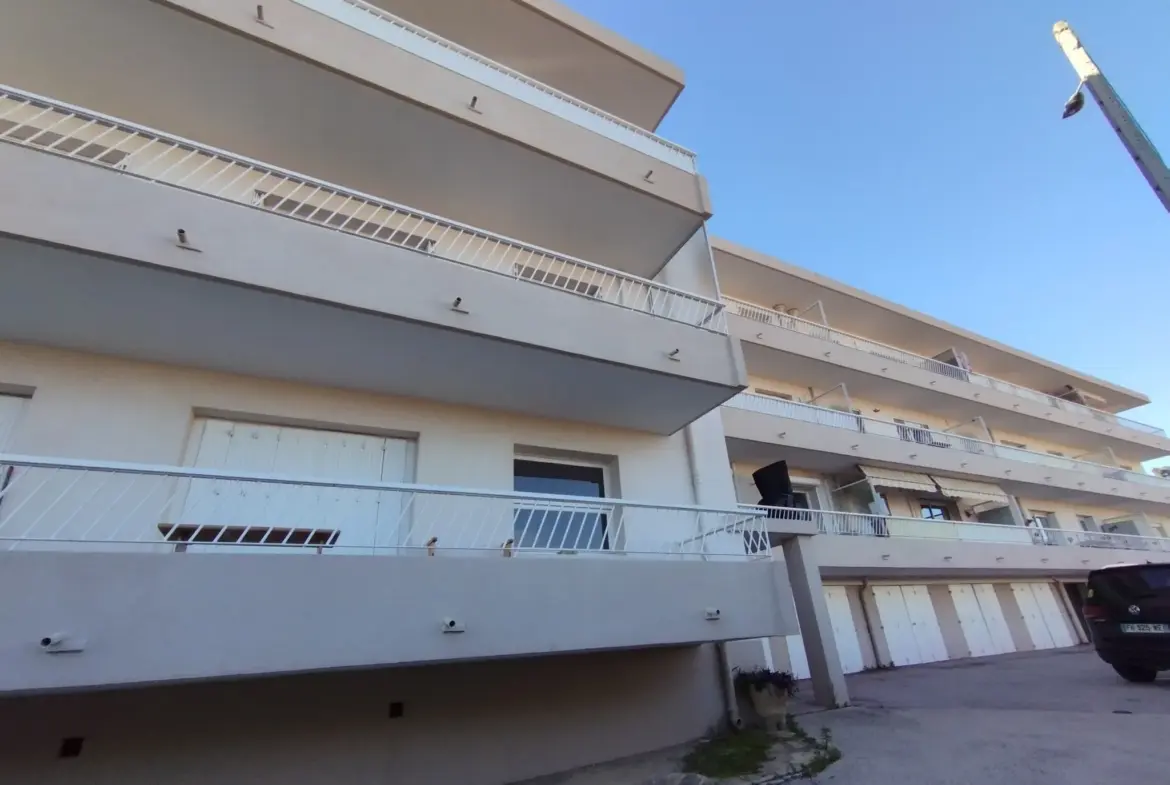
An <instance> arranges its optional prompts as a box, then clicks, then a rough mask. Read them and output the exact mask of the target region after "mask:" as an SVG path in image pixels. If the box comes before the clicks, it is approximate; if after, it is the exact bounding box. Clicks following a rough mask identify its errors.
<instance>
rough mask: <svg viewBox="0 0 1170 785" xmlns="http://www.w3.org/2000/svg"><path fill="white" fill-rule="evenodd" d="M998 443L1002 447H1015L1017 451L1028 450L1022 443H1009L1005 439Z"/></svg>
mask: <svg viewBox="0 0 1170 785" xmlns="http://www.w3.org/2000/svg"><path fill="white" fill-rule="evenodd" d="M999 443H1000V444H1002V445H1003V446H1004V447H1015V448H1016V449H1017V450H1026V449H1028V445H1026V444H1024V443H1023V442H1009V441H1008V440H1007V439H1000V440H999Z"/></svg>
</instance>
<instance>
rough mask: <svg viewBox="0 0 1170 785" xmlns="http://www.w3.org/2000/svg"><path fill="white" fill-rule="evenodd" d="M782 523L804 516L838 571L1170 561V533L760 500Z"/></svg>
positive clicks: (1000, 571) (1002, 571)
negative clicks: (1002, 522)
mask: <svg viewBox="0 0 1170 785" xmlns="http://www.w3.org/2000/svg"><path fill="white" fill-rule="evenodd" d="M743 509H745V510H749V511H755V512H759V511H761V510H764V511H765V513H766V514H767V515H769V516H770V519H771V520H773V521H777V522H782V523H790V522H792V521H804V522H807V523H812V524H815V525H816V527H817V531H819V532H820V533H821V534H824V535H829V536H827V537H824V538H818V540H817V544H818V551H817V552H818V557H819V559H820V564H821V572H822V574H824V575H829V576H834V577H848V576H858V575H860V576H865V577H881V576H886V577H899V576H910V575H915V576H919V577H929V576H938V577H954V575H955V573H956V572H967V573H970V574H972V575H984V576H990V575H1005V576H1006V575H1025V574H1033V575H1034V574H1036V572H1037V571H1040V570H1043V571H1044V572H1045V573H1046V574H1049V575H1068V576H1078V577H1079V576H1083V575H1084V574H1085V573H1086V572H1088V571H1089V570H1091V569H1097V568H1100V567H1104V566H1106V565H1109V564H1116V563H1117V562H1121V561H1147V560H1149V561H1156V562H1170V539H1166V538H1160V537H1141V536H1137V535H1127V534H1126V535H1122V534H1103V533H1100V532H1084V531H1070V530H1064V529H1041V528H1030V527H1029V528H1025V527H1022V526H1006V525H999V524H991V523H969V522H956V521H939V520H923V519H919V518H900V517H895V516H885V515H882V516H878V515H864V514H855V513H847V512H832V511H828V510H807V509H785V508H760V507H751V506H747V505H745V506H744V507H743Z"/></svg>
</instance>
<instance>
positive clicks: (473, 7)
mask: <svg viewBox="0 0 1170 785" xmlns="http://www.w3.org/2000/svg"><path fill="white" fill-rule="evenodd" d="M371 2H372V4H373V5H376V6H378V7H380V8H383V9H385V10H387V11H390V12H392V13H394V14H395V15H397V16H399V17H401V18H403V19H408V20H410V21H411V22H412V23H415V24H417V25H419V26H420V27H423V28H425V29H427V30H429V31H431V32H432V33H437V34H438V35H441V36H443V37H444V38H446V39H448V40H450V41H454V42H457V43H458V44H460V45H461V46H464V47H466V48H468V49H470V50H472V51H474V52H476V53H478V54H479V55H480V56H485V57H484V59H487V58H491V60H492V61H494V62H495V63H498V64H503V65H504V66H508V67H511V68H514V69H516V70H517V71H520V72H522V73H523V74H524V75H525V76H526V77H528V78H531V79H535V80H539V81H540V82H541V83H543V84H544V85H549V86H551V87H552V88H553V89H554V90H557V91H559V92H563V93H565V94H568V95H570V96H573V97H574V98H576V99H579V100H581V101H585V102H588V103H589V104H591V105H592V106H594V107H597V108H599V109H601V110H603V111H605V112H607V113H609V114H611V115H614V116H616V117H620V118H622V119H624V120H626V121H628V122H630V123H633V124H634V125H636V126H638V127H639V128H646V129H649V130H653V129H655V128H657V127H658V124H659V123H660V122H661V121H662V119H663V117H665V116H666V113H667V112H668V111H669V109H670V107H671V106H672V105H673V104H674V102H675V99H677V98H678V96H679V94H680V93H681V92H682V90H683V87H684V85H685V78H684V76H683V73H682V71H681V70H680V69H679V68H678V67H677V66H675V65H674V64H672V63H670V62H667V61H666V60H663V59H662V58H660V57H658V56H656V55H655V54H654V53H653V52H649V51H646V50H645V49H643V48H641V47H640V46H638V45H636V44H634V43H633V42H632V41H630V40H628V39H626V38H623V37H622V36H620V35H617V34H616V33H614V32H613V31H611V30H607V29H605V28H603V27H601V26H600V25H598V24H597V23H595V22H593V21H592V20H590V19H587V18H586V17H584V16H581V15H580V14H578V13H576V12H574V11H573V10H572V9H571V8H569V7H568V6H567V5H566V4H565V3H564V2H561V1H560V0H488V1H487V2H485V0H444V1H443V2H441V3H436V2H433V1H432V0H371ZM666 21H667V20H662V22H663V23H666Z"/></svg>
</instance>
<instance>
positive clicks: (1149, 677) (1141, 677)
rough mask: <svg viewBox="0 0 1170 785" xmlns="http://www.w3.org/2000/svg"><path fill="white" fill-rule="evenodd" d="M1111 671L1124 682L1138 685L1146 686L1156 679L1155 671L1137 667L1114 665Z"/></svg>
mask: <svg viewBox="0 0 1170 785" xmlns="http://www.w3.org/2000/svg"><path fill="white" fill-rule="evenodd" d="M1113 670H1115V671H1117V675H1118V676H1120V677H1121V678H1123V679H1125V680H1126V681H1133V682H1137V683H1139V684H1148V683H1150V682H1151V681H1153V680H1154V679H1156V678H1158V672H1157V671H1156V670H1153V669H1151V668H1142V667H1140V666H1137V665H1114V666H1113Z"/></svg>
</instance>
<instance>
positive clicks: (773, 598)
mask: <svg viewBox="0 0 1170 785" xmlns="http://www.w3.org/2000/svg"><path fill="white" fill-rule="evenodd" d="M778 581H779V583H778ZM784 581H786V576H785V575H784V570H783V564H782V563H779V562H772V561H751V562H734V563H733V562H723V563H719V562H655V561H641V560H635V559H626V558H623V557H621V556H620V555H618V556H614V557H613V558H612V559H608V560H606V559H585V558H582V559H576V558H574V557H572V556H565V557H551V558H545V559H523V558H516V559H501V558H498V557H497V558H459V557H450V558H444V557H441V556H440V557H435V558H428V557H426V556H417V557H410V556H402V557H394V556H316V555H255V556H253V555H249V554H238V555H229V554H190V553H187V554H127V553H62V552H39V553H19V552H17V553H4V554H2V555H0V591H2V592H3V593H4V596H6V597H9V598H10V599H15V598H17V597H20V598H21V599H20V600H19V601H18V602H7V603H6V607H5V613H4V620H5V623H4V624H3V625H0V692H9V693H11V692H27V691H39V690H64V689H78V688H85V687H91V686H106V687H108V686H115V685H128V684H150V683H159V682H168V681H187V680H196V679H215V678H231V677H238V676H244V675H262V674H278V673H298V672H307V671H320V670H329V669H338V668H372V667H384V666H389V665H410V664H420V663H438V662H454V661H467V660H483V659H489V658H501V657H523V656H536V655H542V654H553V653H556V654H563V653H568V652H584V651H600V650H607V649H630V648H645V647H652V646H673V645H688V644H696V643H703V642H710V641H720V640H731V639H739V638H750V637H761V636H770V635H786V634H793V633H795V632H796V631H797V627H796V621H795V619H794V618H792V613H791V612H790V611H789V610H788V608H789V605H790V602H789V603H786V602H783V601H781V600H783V599H785V598H784V597H782V596H780V595H778V593H777V592H778V587H779V586H785V587H786V586H787V584H786V583H785V582H784ZM485 586H490V587H492V589H491V591H490V592H486V593H485V592H484V591H483V589H484V587H485ZM534 587H539V591H534V590H533V588H534ZM225 608H230V609H231V612H230V613H226V614H225V612H224V609H225ZM709 608H718V609H720V610H721V611H722V614H721V618H720V619H719V620H717V621H711V620H708V619H707V613H706V611H707V609H709ZM445 619H454V620H455V621H456V622H457V625H459V626H462V627H463V629H464V631H463V632H458V633H445V632H444V631H443V626H444V620H445ZM58 634H61V635H63V636H65V638H66V640H68V641H70V642H72V643H77V644H80V646H81V648H83V651H80V652H77V653H72V654H47V653H45V652H44V651H42V649H41V647H40V646H39V641H40V640H41V639H42V638H43V637H45V636H56V635H58Z"/></svg>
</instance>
